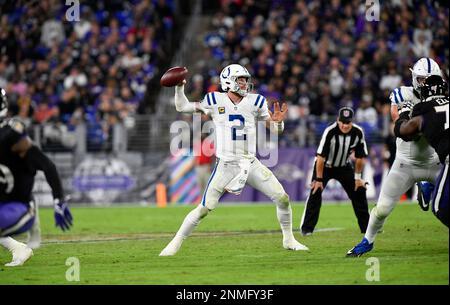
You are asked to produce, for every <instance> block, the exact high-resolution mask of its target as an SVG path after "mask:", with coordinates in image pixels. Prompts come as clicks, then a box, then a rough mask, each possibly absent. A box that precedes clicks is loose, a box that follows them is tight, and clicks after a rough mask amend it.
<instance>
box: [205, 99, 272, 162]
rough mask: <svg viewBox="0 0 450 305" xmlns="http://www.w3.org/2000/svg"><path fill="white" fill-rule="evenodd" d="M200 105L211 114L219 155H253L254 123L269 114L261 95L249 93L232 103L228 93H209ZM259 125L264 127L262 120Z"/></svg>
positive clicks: (234, 157)
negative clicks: (236, 102)
mask: <svg viewBox="0 0 450 305" xmlns="http://www.w3.org/2000/svg"><path fill="white" fill-rule="evenodd" d="M200 106H201V108H202V109H204V110H206V111H205V112H207V113H208V114H209V115H211V117H212V120H213V122H214V124H215V133H216V156H217V157H218V158H220V159H223V160H224V161H233V160H239V159H241V158H249V157H254V156H255V154H256V130H257V122H258V121H265V120H267V119H268V118H269V117H270V115H269V110H268V106H267V102H266V99H265V98H264V97H263V96H262V95H259V94H253V93H249V94H247V96H245V97H243V98H242V100H241V101H240V102H239V103H238V104H234V103H233V102H232V101H231V99H230V98H229V97H228V95H227V93H223V92H210V93H208V94H206V95H205V97H204V99H203V100H202V101H201V103H200ZM261 126H264V130H265V123H264V125H261Z"/></svg>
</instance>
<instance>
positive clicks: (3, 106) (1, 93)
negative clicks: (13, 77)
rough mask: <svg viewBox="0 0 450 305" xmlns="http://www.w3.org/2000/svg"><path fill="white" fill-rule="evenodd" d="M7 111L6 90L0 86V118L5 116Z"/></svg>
mask: <svg viewBox="0 0 450 305" xmlns="http://www.w3.org/2000/svg"><path fill="white" fill-rule="evenodd" d="M7 113H8V98H7V97H6V91H5V89H3V88H0V120H2V119H4V118H5V117H6V114H7Z"/></svg>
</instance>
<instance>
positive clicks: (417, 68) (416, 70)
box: [409, 57, 442, 90]
mask: <svg viewBox="0 0 450 305" xmlns="http://www.w3.org/2000/svg"><path fill="white" fill-rule="evenodd" d="M409 70H411V72H412V82H413V86H414V89H416V90H419V87H420V86H421V85H422V83H423V81H425V78H427V77H428V76H431V75H437V76H441V77H442V74H441V68H439V65H438V64H437V63H436V62H435V61H434V60H433V59H431V58H428V57H422V58H421V59H419V60H418V61H417V62H416V63H415V64H414V67H413V68H412V69H411V68H410V69H409ZM418 77H419V78H422V81H418V80H417V78H418Z"/></svg>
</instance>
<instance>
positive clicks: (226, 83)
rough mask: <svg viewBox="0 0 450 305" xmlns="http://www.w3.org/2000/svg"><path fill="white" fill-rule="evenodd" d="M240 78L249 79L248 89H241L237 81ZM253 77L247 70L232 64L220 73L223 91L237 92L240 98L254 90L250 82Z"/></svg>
mask: <svg viewBox="0 0 450 305" xmlns="http://www.w3.org/2000/svg"><path fill="white" fill-rule="evenodd" d="M239 77H246V78H247V88H246V89H245V90H244V89H241V88H240V86H239V84H238V83H237V80H238V78H239ZM250 79H251V75H250V73H249V72H248V70H247V69H246V68H244V67H243V66H241V65H237V64H232V65H228V66H226V67H225V68H224V69H223V70H222V72H221V73H220V85H221V87H222V90H223V91H228V90H230V91H232V92H236V93H237V94H239V95H240V96H246V95H247V94H248V93H249V92H250V91H251V90H252V89H253V84H252V83H251V82H250Z"/></svg>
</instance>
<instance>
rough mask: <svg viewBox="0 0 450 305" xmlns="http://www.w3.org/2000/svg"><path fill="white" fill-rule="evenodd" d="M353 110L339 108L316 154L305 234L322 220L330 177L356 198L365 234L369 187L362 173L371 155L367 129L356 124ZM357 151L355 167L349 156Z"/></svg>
mask: <svg viewBox="0 0 450 305" xmlns="http://www.w3.org/2000/svg"><path fill="white" fill-rule="evenodd" d="M353 116H354V112H353V109H352V108H350V107H343V108H341V109H339V116H338V118H337V122H335V123H333V124H331V125H330V126H328V127H327V128H326V129H325V131H324V134H323V136H322V139H321V140H320V144H319V148H318V149H317V153H316V160H315V163H314V172H313V177H312V182H311V192H310V193H309V196H308V199H307V200H306V206H305V210H304V212H303V216H302V220H301V225H300V230H301V233H302V235H311V234H312V233H313V231H314V227H315V226H316V224H317V221H318V220H319V213H320V207H321V205H322V192H323V189H324V188H325V187H326V185H327V183H328V181H329V180H330V179H336V180H337V181H339V183H340V184H341V185H342V187H343V188H344V190H345V192H346V193H347V195H348V197H349V198H350V199H351V201H352V205H353V210H354V211H355V214H356V218H357V219H358V225H359V228H360V230H361V233H365V232H366V229H367V225H368V223H369V209H368V206H367V197H366V186H365V182H364V181H363V180H362V177H361V174H362V170H363V167H364V160H365V158H366V157H367V155H368V151H367V144H366V142H365V137H364V132H363V130H362V128H361V127H359V126H357V125H356V124H353V123H352V119H353ZM353 151H354V152H355V158H356V162H355V167H356V169H355V170H353V166H352V164H351V163H350V161H349V156H350V154H351V153H352V152H353Z"/></svg>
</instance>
